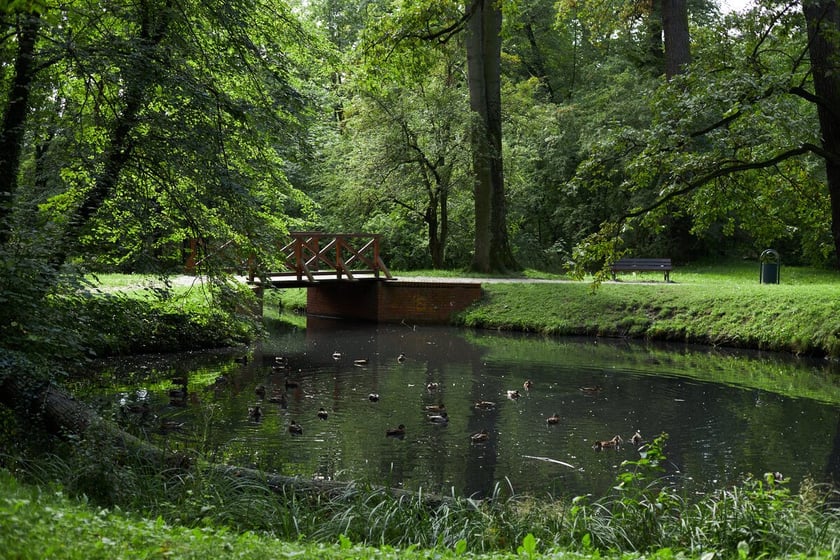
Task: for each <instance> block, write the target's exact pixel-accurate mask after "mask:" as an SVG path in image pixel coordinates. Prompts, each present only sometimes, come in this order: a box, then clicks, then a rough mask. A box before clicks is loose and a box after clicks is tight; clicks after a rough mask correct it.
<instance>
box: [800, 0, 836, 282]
mask: <svg viewBox="0 0 840 560" xmlns="http://www.w3.org/2000/svg"><path fill="white" fill-rule="evenodd" d="M802 10H803V13H804V15H805V21H806V22H807V30H808V52H809V54H810V57H811V73H812V75H813V80H814V92H813V95H811V93H810V92H809V91H808V90H806V89H804V88H801V89H798V90H796V91H797V92H798V93H799V95H801V96H802V97H804V98H805V99H808V100H810V101H812V102H813V103H814V104H816V106H817V115H818V117H819V123H820V132H821V133H822V134H821V136H822V137H821V143H820V144H821V146H820V149H815V150H814V151H815V152H816V153H818V154H819V155H821V156H822V158H823V160H824V161H825V172H826V183H827V184H828V193H829V199H830V201H831V231H832V235H833V238H834V252H835V266H836V267H837V268H838V269H840V72H838V62H840V9H838V7H837V2H836V1H831V0H804V1H803V2H802Z"/></svg>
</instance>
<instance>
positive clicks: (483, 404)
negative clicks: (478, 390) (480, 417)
mask: <svg viewBox="0 0 840 560" xmlns="http://www.w3.org/2000/svg"><path fill="white" fill-rule="evenodd" d="M473 406H474V408H477V409H479V410H493V409H494V408H496V403H494V402H491V401H476V403H475V405H473Z"/></svg>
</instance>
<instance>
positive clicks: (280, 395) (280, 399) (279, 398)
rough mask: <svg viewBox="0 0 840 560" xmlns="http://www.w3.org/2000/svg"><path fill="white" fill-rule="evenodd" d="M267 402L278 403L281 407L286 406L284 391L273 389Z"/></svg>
mask: <svg viewBox="0 0 840 560" xmlns="http://www.w3.org/2000/svg"><path fill="white" fill-rule="evenodd" d="M268 402H270V403H274V404H279V405H280V406H282V407H283V408H286V405H287V401H286V393H284V392H283V391H277V390H275V391H274V392H273V393H271V396H270V397H268Z"/></svg>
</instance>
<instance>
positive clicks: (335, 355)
mask: <svg viewBox="0 0 840 560" xmlns="http://www.w3.org/2000/svg"><path fill="white" fill-rule="evenodd" d="M332 359H333V360H335V361H336V362H337V361H338V360H340V359H341V352H338V351H335V352H333V353H332Z"/></svg>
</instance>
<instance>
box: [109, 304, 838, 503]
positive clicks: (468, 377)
mask: <svg viewBox="0 0 840 560" xmlns="http://www.w3.org/2000/svg"><path fill="white" fill-rule="evenodd" d="M401 355H402V357H400V356H401ZM837 373H838V372H837V369H836V365H834V364H831V363H829V362H826V361H821V360H820V361H817V360H808V359H798V358H795V357H790V356H784V355H761V354H758V353H746V352H735V351H726V350H720V349H712V348H706V347H686V346H671V347H667V346H661V345H652V344H643V343H637V342H627V341H616V340H603V339H568V338H545V337H541V336H535V335H527V334H503V333H497V332H485V331H469V330H458V329H454V328H448V327H421V326H408V325H378V326H377V325H369V324H367V325H360V324H352V323H347V322H340V321H328V320H317V319H314V318H310V319H309V321H308V328H307V329H305V330H297V329H287V330H284V331H282V332H275V333H273V334H272V336H271V337H270V339H269V340H267V341H265V342H264V343H263V344H261V345H260V346H259V347H258V348H256V349H253V350H251V351H249V352H247V353H239V354H236V355H230V354H219V353H204V354H190V355H179V356H171V357H167V356H157V357H154V359H152V358H143V359H140V360H137V359H132V360H123V361H112V362H109V363H108V364H106V365H105V366H104V367H103V368H102V380H103V384H104V385H106V386H107V387H106V388H105V389H102V390H100V391H99V393H98V394H99V397H98V401H97V402H98V403H99V406H100V408H101V409H102V411H103V412H106V413H107V412H109V413H111V414H113V416H114V417H115V418H116V419H117V420H119V421H120V422H122V423H123V425H125V426H126V427H128V428H130V429H132V430H135V431H137V432H142V433H143V434H144V435H146V436H148V437H149V438H151V439H153V440H155V441H157V442H158V443H159V444H160V445H162V446H166V447H167V448H173V449H181V448H190V449H197V450H199V451H201V452H202V453H204V454H205V455H206V456H207V457H208V458H210V459H211V460H214V461H219V462H226V463H230V464H237V465H245V466H252V467H256V468H259V469H263V470H265V471H268V472H276V473H280V474H284V475H299V476H302V477H314V478H325V479H333V480H343V481H361V482H370V483H374V484H382V485H390V486H394V487H402V488H407V489H418V488H423V489H424V491H430V492H439V493H446V494H448V493H451V492H453V491H454V492H455V493H456V494H458V495H462V496H476V497H484V496H487V495H490V494H492V493H493V492H494V491H495V490H496V489H497V488H501V490H502V491H504V492H505V493H510V492H514V493H517V494H523V493H527V494H531V495H546V494H550V495H552V496H555V497H562V496H565V497H572V496H576V495H581V494H592V495H595V496H600V495H604V494H605V493H607V492H608V491H609V489H610V488H611V487H612V486H613V485H614V484H615V477H616V475H617V474H618V473H619V472H620V470H621V468H622V467H621V464H622V462H623V461H626V460H635V459H637V458H639V449H638V447H639V446H638V445H637V444H634V443H633V442H632V441H631V438H632V436H633V435H634V434H635V433H636V432H637V431H638V432H639V434H640V435H641V437H642V440H643V441H642V443H641V445H644V444H645V442H650V441H651V440H652V439H653V438H654V437H656V436H657V435H659V434H661V433H667V434H668V439H667V447H666V455H667V457H668V463H667V465H666V467H667V473H668V475H669V477H670V478H671V479H672V481H673V483H674V484H676V485H678V486H679V487H680V488H681V489H682V490H683V491H684V492H685V493H686V494H691V493H702V492H705V491H708V490H710V489H713V488H718V487H721V486H724V485H731V484H736V483H738V482H740V481H741V480H743V478H744V477H745V476H746V475H748V474H750V473H751V474H753V475H756V476H761V475H762V474H763V473H766V472H780V473H782V474H783V475H784V476H785V477H789V478H790V479H791V483H792V484H793V485H794V486H793V488H797V487H798V484H799V482H801V481H802V480H803V479H805V478H806V477H810V478H813V479H816V480H818V481H824V480H833V479H834V478H835V477H837V475H838V474H840V415H838V412H840V407H838V403H840V383H839V382H838V379H840V378H838V376H837ZM125 379H130V380H131V381H129V382H126V381H124V380H125ZM527 381H530V382H531V383H532V386H531V387H530V389H527V388H526V387H525V384H526V382H527ZM184 382H186V391H184V390H183V386H182V384H183V383H184ZM120 383H122V385H121V386H119V387H118V389H119V390H115V389H114V387H116V386H117V385H118V384H120ZM509 391H518V393H519V397H518V398H511V397H510V396H509V395H508V392H509ZM371 395H375V396H376V398H373V397H372V396H371ZM480 401H488V402H492V403H494V406H490V405H487V407H486V408H485V407H477V406H476V403H477V402H480ZM441 404H442V405H444V406H445V411H446V413H447V418H448V422H446V423H440V422H433V421H432V420H430V418H429V415H430V414H431V412H430V411H428V410H427V407H432V406H439V405H441ZM256 407H259V411H260V412H259V414H256V413H254V411H255V410H256ZM322 409H323V410H322ZM321 410H322V412H321V416H325V418H321V417H319V411H321ZM249 411H250V412H249ZM554 415H556V423H549V422H548V421H547V419H548V418H549V417H550V416H554ZM292 422H295V423H297V424H298V425H299V426H300V427H301V431H302V433H300V434H295V433H291V432H290V430H289V426H290V425H291V423H292ZM400 425H403V426H404V434H403V435H401V436H400V437H387V436H386V431H387V430H389V429H392V428H396V427H398V426H400ZM481 430H486V432H487V438H486V441H482V442H474V441H473V440H472V439H471V435H472V434H475V433H478V432H480V431H481ZM616 435H618V436H620V437H621V438H622V440H623V441H622V443H621V444H620V445H619V446H617V448H612V447H609V448H606V449H603V450H596V449H593V446H594V445H595V444H596V442H598V441H601V440H611V439H612V438H613V437H614V436H616Z"/></svg>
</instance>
